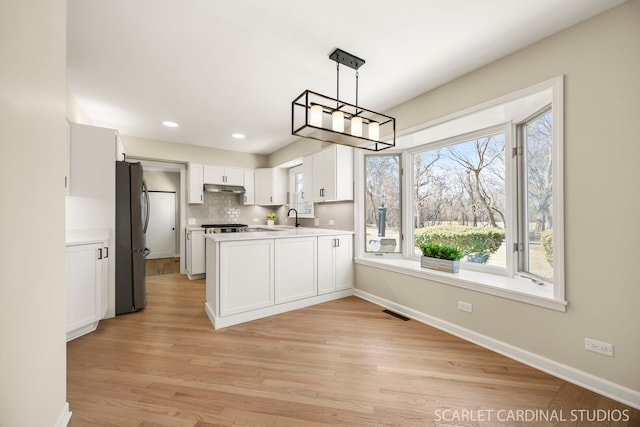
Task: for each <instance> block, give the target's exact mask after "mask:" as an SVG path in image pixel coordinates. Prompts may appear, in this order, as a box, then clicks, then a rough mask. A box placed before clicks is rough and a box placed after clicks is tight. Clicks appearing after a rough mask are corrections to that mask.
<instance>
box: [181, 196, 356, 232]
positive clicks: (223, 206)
mask: <svg viewBox="0 0 640 427" xmlns="http://www.w3.org/2000/svg"><path fill="white" fill-rule="evenodd" d="M241 197H242V195H237V194H228V193H227V194H225V193H205V194H204V203H202V204H197V205H187V210H186V218H195V220H196V224H197V225H201V224H229V223H241V224H248V225H264V224H266V222H267V221H266V219H265V217H266V216H267V214H268V213H271V212H275V214H276V215H277V217H278V220H277V221H276V222H277V223H278V224H284V225H287V224H288V225H293V220H292V219H291V220H289V219H287V218H286V215H287V211H288V206H257V205H250V206H245V205H243V204H242V203H240V200H241ZM315 214H316V218H317V219H318V220H319V227H320V228H336V229H339V230H353V202H333V203H317V204H316V205H315ZM254 218H255V219H257V220H258V222H254ZM330 220H331V221H333V223H334V224H333V225H330V224H329V221H330ZM300 222H301V224H302V226H303V227H314V226H315V225H314V220H313V219H301V221H300Z"/></svg>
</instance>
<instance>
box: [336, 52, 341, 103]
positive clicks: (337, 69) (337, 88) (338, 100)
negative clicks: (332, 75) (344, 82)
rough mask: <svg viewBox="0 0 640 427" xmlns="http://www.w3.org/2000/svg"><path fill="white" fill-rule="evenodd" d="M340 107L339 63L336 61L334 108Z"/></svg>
mask: <svg viewBox="0 0 640 427" xmlns="http://www.w3.org/2000/svg"><path fill="white" fill-rule="evenodd" d="M339 107H340V63H339V62H337V61H336V109H338V108H339Z"/></svg>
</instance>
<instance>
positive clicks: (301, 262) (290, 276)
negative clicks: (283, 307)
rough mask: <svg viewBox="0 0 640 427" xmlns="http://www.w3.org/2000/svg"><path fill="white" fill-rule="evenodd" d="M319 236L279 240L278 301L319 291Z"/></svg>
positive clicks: (297, 298)
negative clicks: (317, 253) (317, 248)
mask: <svg viewBox="0 0 640 427" xmlns="http://www.w3.org/2000/svg"><path fill="white" fill-rule="evenodd" d="M317 241H318V240H317V238H316V237H300V238H291V239H276V241H275V281H276V286H275V289H276V293H275V303H276V304H281V303H284V302H289V301H295V300H299V299H302V298H309V297H312V296H315V295H317V292H318V291H317V255H316V247H317Z"/></svg>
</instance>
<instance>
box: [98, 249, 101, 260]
mask: <svg viewBox="0 0 640 427" xmlns="http://www.w3.org/2000/svg"><path fill="white" fill-rule="evenodd" d="M98 259H102V248H98Z"/></svg>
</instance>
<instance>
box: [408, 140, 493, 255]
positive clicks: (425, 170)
mask: <svg viewBox="0 0 640 427" xmlns="http://www.w3.org/2000/svg"><path fill="white" fill-rule="evenodd" d="M413 169H414V170H413V172H414V175H413V178H414V189H413V190H414V209H415V217H414V219H415V224H414V227H415V236H416V242H415V243H416V247H415V252H414V253H415V254H419V253H420V251H419V249H418V247H417V244H418V243H420V241H433V242H435V243H442V244H450V245H454V246H459V247H461V249H463V251H464V252H465V254H466V256H465V259H464V260H465V261H467V262H475V263H479V264H488V265H493V266H499V267H506V255H505V247H504V244H503V241H504V228H505V193H506V191H505V134H504V133H496V134H493V135H488V136H483V137H479V138H476V139H472V140H467V141H463V142H459V143H455V144H453V145H449V146H446V147H441V148H436V149H432V150H425V151H422V152H419V153H416V154H414V157H413ZM474 229H478V230H479V229H487V230H497V231H495V232H493V231H492V232H491V233H488V234H487V233H484V232H480V231H474ZM483 233H484V234H483ZM485 235H486V239H487V242H486V244H485V243H484V242H482V240H483V239H485Z"/></svg>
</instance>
